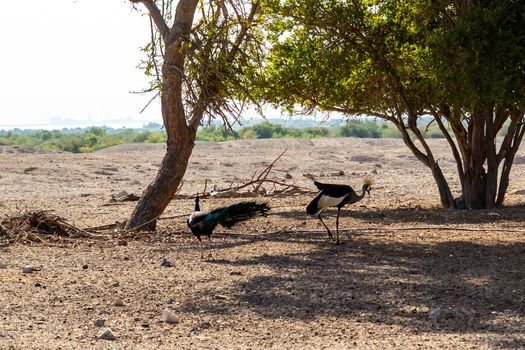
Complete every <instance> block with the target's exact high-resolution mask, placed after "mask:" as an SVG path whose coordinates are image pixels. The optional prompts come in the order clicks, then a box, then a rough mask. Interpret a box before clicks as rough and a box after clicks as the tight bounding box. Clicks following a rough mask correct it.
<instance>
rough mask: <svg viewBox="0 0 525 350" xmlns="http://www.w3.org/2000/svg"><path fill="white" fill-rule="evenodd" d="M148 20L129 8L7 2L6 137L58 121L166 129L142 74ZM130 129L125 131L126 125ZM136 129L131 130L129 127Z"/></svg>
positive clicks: (1, 99)
mask: <svg viewBox="0 0 525 350" xmlns="http://www.w3.org/2000/svg"><path fill="white" fill-rule="evenodd" d="M148 38H149V20H148V18H147V16H144V15H143V14H141V13H139V12H136V11H133V10H132V9H131V5H130V3H129V2H128V1H126V0H76V1H74V0H47V1H42V0H24V1H4V2H3V3H2V11H0V47H1V49H2V52H1V53H0V67H1V68H2V73H1V75H0V129H2V128H3V127H4V128H5V127H6V126H18V127H24V126H31V125H33V126H34V125H41V124H47V123H53V124H56V121H57V120H60V119H62V120H67V119H69V120H77V121H83V124H85V125H102V124H101V121H102V120H105V121H108V120H111V121H115V124H117V125H114V126H119V125H118V124H119V123H122V124H124V123H123V122H122V121H124V120H128V121H129V122H128V124H130V123H131V122H134V124H136V125H137V124H138V125H137V126H140V125H142V124H146V123H148V122H150V121H155V122H159V123H160V122H161V116H160V107H159V106H160V104H159V103H158V102H156V103H154V104H153V105H152V106H151V105H150V107H148V109H146V111H144V112H143V113H142V114H140V113H139V112H140V110H141V109H142V108H143V107H144V106H145V105H146V103H147V102H148V101H149V99H150V98H151V97H152V95H146V96H144V95H138V94H131V93H130V91H139V90H141V89H143V88H147V86H148V79H147V77H146V76H145V75H144V73H143V72H142V71H141V70H140V69H138V68H137V65H138V64H139V62H140V60H141V58H143V57H144V56H143V53H142V52H141V51H140V47H141V46H144V45H145V44H146V43H147V42H148ZM120 126H124V125H120ZM126 126H129V125H126Z"/></svg>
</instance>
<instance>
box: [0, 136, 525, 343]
mask: <svg viewBox="0 0 525 350" xmlns="http://www.w3.org/2000/svg"><path fill="white" fill-rule="evenodd" d="M431 146H432V148H433V149H434V151H435V152H436V154H437V157H438V159H440V164H441V165H442V167H443V169H444V172H445V174H446V176H447V177H448V178H450V180H451V182H453V183H454V184H455V187H454V188H453V189H454V191H456V193H457V181H456V178H455V173H454V169H455V165H454V163H453V162H452V161H451V159H450V155H449V152H448V149H447V146H446V144H445V143H444V142H443V141H442V140H431ZM286 148H287V149H288V151H287V152H286V153H285V154H284V155H283V157H282V158H281V159H280V160H279V161H277V163H276V164H275V167H274V168H273V170H272V171H271V173H270V175H269V177H270V178H273V179H276V180H279V181H283V182H287V183H294V184H295V185H297V186H302V187H306V188H310V189H312V190H314V186H313V184H312V181H311V180H309V179H307V178H306V177H304V176H303V174H306V173H311V174H313V175H315V176H316V177H317V178H318V179H319V180H320V181H324V182H332V183H347V184H350V185H352V186H354V188H357V189H360V188H361V183H362V181H363V179H364V178H365V177H373V178H374V179H375V185H374V186H373V189H372V191H371V196H370V197H368V196H367V197H366V198H365V199H363V200H362V201H361V202H359V203H357V204H354V205H352V206H348V207H346V208H345V209H344V210H343V211H342V214H341V228H342V229H343V230H342V240H343V241H344V243H343V244H341V245H339V246H336V245H335V244H334V243H333V242H330V241H328V240H327V234H326V231H325V230H324V228H323V227H322V225H321V223H320V222H319V220H317V219H316V218H315V217H309V216H308V215H306V213H305V212H304V207H305V206H306V204H307V203H308V201H309V200H310V199H311V198H312V195H296V196H285V197H261V198H257V199H258V200H261V201H263V200H264V201H268V202H269V203H270V205H271V206H272V208H273V209H272V211H271V215H270V216H268V217H267V218H259V219H256V220H253V221H250V222H248V223H244V224H240V225H238V226H235V227H234V228H233V229H231V230H227V229H223V228H219V229H218V230H217V233H216V234H215V235H214V237H213V258H212V259H210V260H209V261H207V262H201V261H200V258H199V250H198V247H199V246H198V243H197V240H196V239H195V238H194V237H193V236H192V235H191V234H190V233H189V232H188V229H187V227H186V224H185V220H186V215H188V214H189V213H190V212H191V210H192V208H193V201H192V200H191V199H179V200H174V201H172V203H171V204H170V205H169V207H168V208H167V210H166V212H165V213H164V214H163V217H162V218H161V220H159V224H158V226H159V227H158V232H157V233H153V234H152V233H148V234H143V235H138V236H130V235H128V236H125V235H123V234H121V233H118V232H115V233H111V232H110V233H111V236H109V234H110V233H108V234H107V237H108V238H106V239H100V238H98V239H87V238H82V239H74V240H64V241H63V242H60V241H57V240H45V241H44V242H43V243H34V244H21V243H14V244H7V243H6V241H5V239H4V241H3V242H4V243H2V241H1V240H0V243H1V244H0V280H1V284H0V349H268V348H270V349H350V348H358V349H374V348H381V349H414V348H420V349H445V348H446V349H487V348H498V349H517V348H524V347H525V227H524V225H523V222H524V220H525V205H524V203H525V150H524V148H523V147H522V148H521V150H520V151H519V152H518V155H517V157H516V162H515V165H514V168H513V170H512V174H511V185H510V188H509V191H508V196H507V200H506V203H505V204H506V207H505V208H502V209H495V210H482V211H449V210H444V209H441V208H439V200H438V195H437V191H436V189H435V185H434V183H433V180H432V177H431V174H430V172H429V171H428V169H426V168H425V167H424V166H423V165H422V164H421V163H419V162H418V161H417V160H415V158H414V157H412V156H411V155H409V154H408V153H407V149H406V148H405V146H404V145H403V144H402V142H401V141H399V140H388V139H384V140H367V139H329V140H314V141H309V140H249V141H234V142H224V143H197V145H196V148H195V152H194V154H193V156H192V158H191V160H190V165H189V168H188V170H187V173H186V177H185V182H184V185H183V187H182V188H181V190H180V194H183V195H184V194H186V195H193V194H194V193H196V192H198V191H202V190H203V189H204V182H205V179H208V180H209V182H208V189H209V188H210V186H212V185H213V184H216V185H217V186H218V187H219V188H224V187H228V186H229V185H230V184H231V183H233V184H234V185H235V184H240V183H243V182H246V181H248V180H250V178H251V177H252V175H253V173H254V172H260V171H261V170H263V169H264V168H265V167H266V166H267V165H268V164H269V163H271V161H272V160H273V159H275V158H276V157H277V156H278V155H279V154H280V153H281V152H282V151H283V150H284V149H286ZM163 153H164V147H163V145H123V146H117V147H113V148H109V149H105V150H101V151H98V152H95V153H92V154H69V153H49V152H48V153H38V152H34V151H31V150H24V149H14V148H9V147H3V148H0V168H1V172H0V219H2V218H6V217H10V216H13V215H17V214H19V213H21V212H26V211H32V210H49V211H50V212H51V213H53V214H55V215H58V216H60V217H62V218H65V219H66V220H67V222H68V223H70V224H71V225H74V226H75V227H79V228H88V227H93V226H100V225H104V224H112V223H115V222H116V221H122V220H125V219H126V218H127V217H128V216H129V215H130V213H131V211H132V210H133V207H134V204H135V202H123V203H117V204H115V203H111V202H110V199H111V195H112V194H117V193H119V192H120V191H124V190H125V191H127V192H128V193H136V194H140V193H141V191H142V190H143V189H144V188H145V187H146V186H147V184H148V183H150V181H151V180H152V179H153V178H154V176H155V174H156V171H157V168H158V166H159V163H160V161H161V159H162V156H163ZM339 171H343V172H344V175H339ZM287 174H288V175H287ZM290 176H291V178H290ZM266 187H268V188H267V189H268V191H271V190H272V188H271V186H268V185H266ZM358 192H360V191H358ZM236 200H238V199H216V198H215V199H213V198H209V199H204V200H203V201H202V204H203V205H204V208H203V209H205V210H208V209H212V208H214V207H217V206H220V205H224V204H227V203H232V202H234V201H236ZM334 213H335V211H328V213H327V220H326V221H327V223H328V225H329V226H331V227H334V225H335V223H334V221H335V217H334ZM119 235H120V236H119ZM163 259H168V260H170V261H171V262H172V263H173V267H163V266H161V263H162V260H163ZM27 265H29V266H32V267H35V268H36V269H37V271H33V272H32V273H24V272H23V271H22V269H23V267H24V266H27ZM166 308H167V309H169V310H171V311H172V312H173V314H174V315H175V317H176V319H177V322H175V323H167V322H163V319H162V312H163V310H165V309H166ZM106 328H110V329H111V330H112V332H113V333H114V335H115V336H116V340H113V341H110V340H103V339H98V338H97V335H98V334H99V333H100V332H101V331H103V330H104V329H106Z"/></svg>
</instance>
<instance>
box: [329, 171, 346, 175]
mask: <svg viewBox="0 0 525 350" xmlns="http://www.w3.org/2000/svg"><path fill="white" fill-rule="evenodd" d="M330 176H345V172H344V171H342V170H339V171H336V172H333V173H330Z"/></svg>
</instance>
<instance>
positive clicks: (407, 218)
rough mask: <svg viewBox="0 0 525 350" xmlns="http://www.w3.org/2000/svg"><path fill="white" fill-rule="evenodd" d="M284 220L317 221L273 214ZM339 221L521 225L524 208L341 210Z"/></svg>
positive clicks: (298, 214) (332, 212)
mask: <svg viewBox="0 0 525 350" xmlns="http://www.w3.org/2000/svg"><path fill="white" fill-rule="evenodd" d="M272 215H277V216H280V217H283V218H289V219H297V220H308V219H316V217H315V216H312V215H308V214H306V212H305V211H304V210H289V211H286V212H274V213H272ZM336 215H337V210H336V209H335V208H334V209H327V210H325V211H324V212H323V217H335V216H336ZM340 217H341V218H353V219H359V220H362V221H364V222H366V223H375V224H376V223H377V222H378V221H380V222H381V223H383V224H396V223H403V222H410V223H413V222H415V221H416V222H418V223H420V224H430V225H442V224H473V225H476V224H484V223H498V222H519V223H521V222H523V218H524V217H525V205H517V206H509V207H504V208H496V209H490V210H489V209H479V210H450V209H442V208H435V209H422V208H420V207H413V208H412V207H411V208H392V209H366V208H364V209H359V210H356V209H352V208H343V209H342V210H341V213H340Z"/></svg>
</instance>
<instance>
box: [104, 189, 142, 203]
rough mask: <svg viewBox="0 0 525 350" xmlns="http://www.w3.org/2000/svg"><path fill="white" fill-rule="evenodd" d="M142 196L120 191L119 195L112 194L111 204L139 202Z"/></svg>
mask: <svg viewBox="0 0 525 350" xmlns="http://www.w3.org/2000/svg"><path fill="white" fill-rule="evenodd" d="M139 198H140V196H138V195H136V194H134V193H128V192H126V191H120V192H119V193H116V194H112V195H111V199H110V200H109V201H110V202H134V201H138V200H139Z"/></svg>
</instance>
